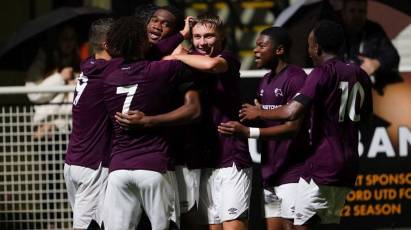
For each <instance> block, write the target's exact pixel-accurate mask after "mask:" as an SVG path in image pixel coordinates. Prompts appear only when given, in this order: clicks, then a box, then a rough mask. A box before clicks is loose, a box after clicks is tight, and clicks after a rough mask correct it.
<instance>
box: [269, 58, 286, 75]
mask: <svg viewBox="0 0 411 230" xmlns="http://www.w3.org/2000/svg"><path fill="white" fill-rule="evenodd" d="M287 65H288V63H287V62H284V61H281V60H279V61H278V64H277V67H276V68H275V69H273V70H272V71H274V72H275V74H278V73H279V72H281V70H283V69H284V68H285V67H287Z"/></svg>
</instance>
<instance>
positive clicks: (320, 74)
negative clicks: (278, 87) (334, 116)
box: [293, 68, 326, 106]
mask: <svg viewBox="0 0 411 230" xmlns="http://www.w3.org/2000/svg"><path fill="white" fill-rule="evenodd" d="M324 76H325V74H324V70H322V69H321V68H315V69H314V70H313V71H312V72H311V73H310V74H309V75H308V76H307V79H306V80H305V82H304V86H303V87H302V88H301V90H299V91H298V93H297V94H296V95H295V96H294V98H293V100H295V101H298V102H300V103H302V104H303V105H306V106H307V105H309V104H311V103H312V102H313V101H315V100H316V98H317V97H318V94H319V93H320V92H321V89H323V87H324V85H325V80H326V79H325V77H324Z"/></svg>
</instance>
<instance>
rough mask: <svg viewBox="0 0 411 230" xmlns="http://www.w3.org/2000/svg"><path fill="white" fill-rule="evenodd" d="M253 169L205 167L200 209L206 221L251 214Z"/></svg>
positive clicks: (209, 222) (214, 221)
mask: <svg viewBox="0 0 411 230" xmlns="http://www.w3.org/2000/svg"><path fill="white" fill-rule="evenodd" d="M251 178H252V169H251V168H245V169H240V170H239V169H237V167H236V166H235V164H233V166H232V167H228V168H220V169H203V170H202V174H201V185H200V213H201V215H202V217H203V218H204V219H205V220H204V221H205V222H206V223H207V224H221V223H223V222H225V221H229V220H235V219H239V218H245V219H247V218H248V209H249V206H250V196H251Z"/></svg>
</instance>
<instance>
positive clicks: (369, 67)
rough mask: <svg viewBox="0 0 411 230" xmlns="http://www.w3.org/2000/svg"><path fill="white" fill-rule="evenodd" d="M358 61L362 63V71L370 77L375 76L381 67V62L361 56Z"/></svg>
mask: <svg viewBox="0 0 411 230" xmlns="http://www.w3.org/2000/svg"><path fill="white" fill-rule="evenodd" d="M358 59H360V61H361V69H363V70H364V71H365V72H366V73H367V74H368V75H369V76H371V75H373V74H374V73H375V71H377V70H378V69H379V68H380V66H381V63H380V61H378V60H377V59H372V58H368V57H365V56H361V55H358Z"/></svg>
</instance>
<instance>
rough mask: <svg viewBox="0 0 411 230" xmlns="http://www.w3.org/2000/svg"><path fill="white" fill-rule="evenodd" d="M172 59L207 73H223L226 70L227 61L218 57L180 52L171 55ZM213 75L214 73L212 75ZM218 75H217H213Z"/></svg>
mask: <svg viewBox="0 0 411 230" xmlns="http://www.w3.org/2000/svg"><path fill="white" fill-rule="evenodd" d="M173 56H174V59H176V60H180V61H182V62H184V63H185V64H186V65H189V66H191V67H193V68H196V69H198V70H200V71H204V72H209V73H224V72H226V71H227V70H228V64H227V61H226V60H225V59H224V58H222V57H220V56H217V57H210V56H203V55H189V54H180V55H173ZM213 76H214V75H213ZM215 76H218V75H215Z"/></svg>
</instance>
